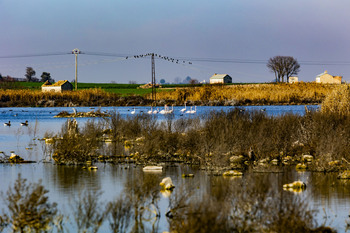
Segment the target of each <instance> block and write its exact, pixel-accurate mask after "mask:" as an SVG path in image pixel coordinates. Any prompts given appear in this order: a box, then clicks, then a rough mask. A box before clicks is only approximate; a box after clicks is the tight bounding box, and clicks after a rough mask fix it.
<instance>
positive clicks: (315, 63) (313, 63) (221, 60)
mask: <svg viewBox="0 0 350 233" xmlns="http://www.w3.org/2000/svg"><path fill="white" fill-rule="evenodd" d="M68 54H72V53H71V52H53V53H41V54H19V55H5V56H0V59H9V58H30V57H47V56H62V55H68ZM81 54H83V55H88V56H103V57H118V58H125V59H129V58H146V57H148V56H150V54H144V55H133V54H120V53H106V52H91V51H85V52H81ZM155 59H163V60H167V61H170V62H174V63H181V62H182V63H187V64H191V62H193V61H195V62H210V63H237V64H267V62H268V60H258V59H238V58H208V57H207V58H198V57H167V56H162V55H158V54H155ZM299 64H300V65H306V66H318V65H338V66H343V65H344V66H346V65H350V61H299Z"/></svg>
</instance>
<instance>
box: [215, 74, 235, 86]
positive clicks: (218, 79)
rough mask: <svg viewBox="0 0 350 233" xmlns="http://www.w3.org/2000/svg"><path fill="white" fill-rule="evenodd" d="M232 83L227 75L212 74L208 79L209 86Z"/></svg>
mask: <svg viewBox="0 0 350 233" xmlns="http://www.w3.org/2000/svg"><path fill="white" fill-rule="evenodd" d="M215 83H232V78H231V77H230V75H228V74H214V75H213V76H211V77H210V84H215Z"/></svg>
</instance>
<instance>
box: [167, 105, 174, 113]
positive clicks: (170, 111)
mask: <svg viewBox="0 0 350 233" xmlns="http://www.w3.org/2000/svg"><path fill="white" fill-rule="evenodd" d="M173 112H174V105H173V104H172V105H171V110H168V112H167V113H173Z"/></svg>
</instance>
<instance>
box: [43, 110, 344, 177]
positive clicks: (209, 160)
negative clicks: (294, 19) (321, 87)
mask: <svg viewBox="0 0 350 233" xmlns="http://www.w3.org/2000/svg"><path fill="white" fill-rule="evenodd" d="M73 121H74V120H73ZM73 121H71V120H69V121H67V124H66V125H65V126H64V127H63V129H62V132H61V133H59V134H57V135H48V136H47V137H51V138H52V139H53V143H52V144H47V148H48V152H49V154H51V155H52V158H53V159H54V160H55V161H56V163H58V164H62V163H64V164H70V163H73V164H82V163H85V162H86V161H90V162H96V161H104V162H107V161H109V162H128V163H130V162H135V163H140V164H157V163H159V162H166V161H172V162H183V163H188V164H194V165H199V166H201V167H202V168H204V169H207V170H212V169H213V170H216V171H217V169H218V168H220V170H222V171H224V170H230V169H244V168H246V167H248V166H250V165H251V166H253V167H254V168H256V169H264V166H265V165H293V164H294V165H297V164H299V163H300V164H301V165H303V166H301V165H300V167H303V168H304V169H306V168H308V169H312V170H317V171H334V170H340V169H346V168H348V167H349V164H348V162H347V161H350V157H349V153H348V149H347V148H349V146H350V145H349V140H348V138H350V117H349V116H348V115H340V114H337V113H331V112H329V113H323V112H320V111H307V112H306V114H305V115H304V116H300V115H293V114H285V115H281V116H268V115H267V114H266V113H265V112H261V111H244V110H242V109H240V108H235V109H233V110H230V111H228V112H223V111H222V112H210V113H209V114H207V115H205V116H203V117H197V118H181V119H178V120H174V119H173V116H172V115H169V116H168V118H167V120H165V121H157V118H156V117H154V116H151V115H148V114H141V115H134V116H131V117H130V116H129V117H127V118H123V117H121V116H120V115H119V114H117V113H113V114H112V116H111V117H110V118H105V119H103V120H100V121H89V122H88V123H87V124H85V125H84V126H83V127H79V126H77V125H75V126H74V127H72V125H74V124H73V123H72V122H73ZM325 132H326V133H325Z"/></svg>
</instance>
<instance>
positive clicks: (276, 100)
mask: <svg viewBox="0 0 350 233" xmlns="http://www.w3.org/2000/svg"><path fill="white" fill-rule="evenodd" d="M335 87H336V85H326V84H316V83H298V84H251V85H230V86H226V85H225V86H222V85H205V86H202V87H194V88H177V89H176V90H175V91H173V92H161V93H158V94H157V98H158V99H159V100H162V99H163V100H174V101H176V103H177V104H183V102H185V101H204V102H209V104H215V102H216V103H218V104H221V105H222V104H231V105H265V104H272V105H273V104H311V103H312V104H317V103H321V102H322V100H323V99H324V98H325V96H327V95H328V94H329V93H330V92H331V91H332V90H333V89H334V88H335Z"/></svg>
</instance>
